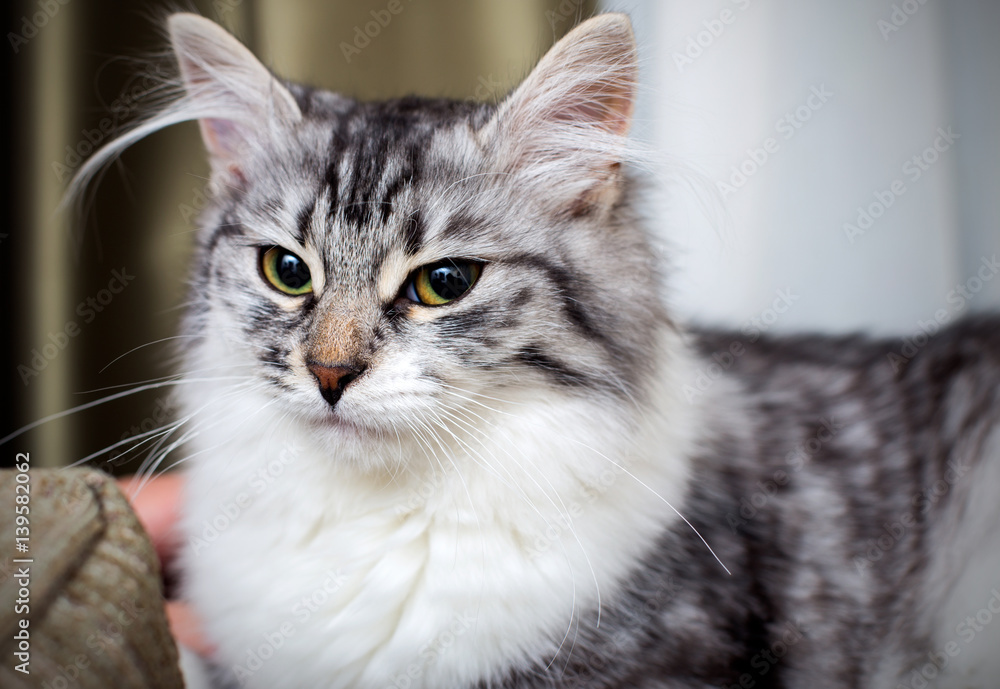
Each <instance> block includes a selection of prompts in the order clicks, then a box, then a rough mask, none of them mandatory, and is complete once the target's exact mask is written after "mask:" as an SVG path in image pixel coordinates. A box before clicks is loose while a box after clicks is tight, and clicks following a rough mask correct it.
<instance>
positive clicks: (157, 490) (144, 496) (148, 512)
mask: <svg viewBox="0 0 1000 689" xmlns="http://www.w3.org/2000/svg"><path fill="white" fill-rule="evenodd" d="M118 485H119V487H120V488H121V489H122V492H124V493H125V495H126V496H127V497H128V498H129V500H130V501H131V503H132V509H133V510H135V513H136V516H137V517H138V518H139V523H140V524H142V527H143V528H144V529H145V530H146V533H148V534H149V538H150V540H152V542H153V547H154V548H156V553H157V555H159V556H160V561H161V562H167V561H169V559H170V556H171V554H172V553H173V551H174V549H175V548H176V545H177V538H178V535H177V533H176V530H175V524H176V523H177V519H178V517H179V503H180V494H181V489H182V486H183V482H182V477H181V475H180V474H176V473H168V474H162V475H161V476H158V477H156V478H155V479H153V480H151V481H149V482H147V483H146V485H144V486H143V487H142V490H140V491H138V492H137V493H136V489H137V488H138V483H137V482H136V481H135V479H134V477H132V478H127V479H121V480H120V481H119V482H118Z"/></svg>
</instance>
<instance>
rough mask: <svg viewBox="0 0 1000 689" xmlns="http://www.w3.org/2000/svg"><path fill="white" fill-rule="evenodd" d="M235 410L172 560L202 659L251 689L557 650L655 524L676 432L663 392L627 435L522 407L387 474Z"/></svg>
mask: <svg viewBox="0 0 1000 689" xmlns="http://www.w3.org/2000/svg"><path fill="white" fill-rule="evenodd" d="M663 387H665V388H666V389H668V390H669V389H674V390H678V389H680V387H679V386H677V385H666V384H665V385H664V386H663ZM242 404H244V405H247V408H239V406H240V405H231V406H230V409H231V411H230V412H227V418H226V419H223V420H222V422H221V423H220V424H219V425H218V426H216V427H215V428H213V429H212V431H211V434H210V435H211V436H212V437H210V438H203V439H202V442H201V444H202V447H204V448H206V450H205V452H204V455H203V456H200V457H199V458H198V460H196V461H197V463H196V464H195V466H194V467H193V469H192V470H191V471H190V479H189V483H190V487H189V494H188V497H187V510H186V514H187V517H186V520H187V523H186V528H187V533H188V539H189V540H188V547H187V548H186V550H185V555H184V564H185V568H186V572H187V577H188V583H187V595H188V596H189V597H190V599H191V600H192V602H193V603H194V604H195V606H196V607H197V609H198V610H199V612H200V614H201V615H202V616H203V617H204V618H205V621H206V626H207V628H208V633H209V636H210V638H211V639H212V640H213V642H214V643H216V644H217V646H218V656H217V661H218V662H219V663H220V664H221V665H223V666H224V667H226V668H229V669H231V670H233V671H234V672H235V673H236V674H237V675H238V677H239V678H240V679H241V680H242V681H243V682H244V683H245V685H246V686H251V687H256V686H259V687H274V686H282V687H298V686H301V687H310V688H316V687H348V686H350V687H378V688H379V689H381V688H384V687H391V686H396V687H400V689H408V688H416V687H436V688H438V689H440V688H442V687H452V686H462V685H467V684H469V683H473V682H475V681H477V680H479V679H482V678H485V677H488V676H490V675H491V674H492V673H495V672H499V671H502V670H503V669H504V668H507V667H509V666H510V665H511V664H516V663H518V662H519V661H523V660H524V659H526V658H529V657H538V656H540V655H543V654H544V653H545V652H546V651H551V650H554V649H555V648H556V647H557V646H558V645H559V644H560V643H561V642H562V641H563V640H564V639H565V640H566V641H567V643H571V642H572V634H573V627H574V616H575V615H581V614H593V610H595V609H596V607H597V605H598V603H599V600H600V597H601V596H604V597H605V598H606V597H607V596H609V595H610V593H611V592H612V591H613V590H614V588H615V586H616V582H617V581H619V580H620V578H621V577H623V576H624V575H625V574H626V573H627V571H628V569H629V568H630V567H631V566H633V565H634V564H635V563H636V561H637V559H638V558H639V557H641V555H642V554H643V552H644V551H645V550H646V549H647V548H648V547H650V545H651V544H652V542H653V540H654V539H655V537H656V535H657V534H658V533H659V532H660V531H661V530H662V529H663V528H664V527H665V526H666V525H668V524H669V523H670V522H671V521H672V520H673V519H674V518H675V515H674V513H673V511H672V509H671V508H670V507H669V506H668V505H667V504H666V502H665V501H669V502H670V503H671V504H675V505H679V504H680V502H681V500H682V498H683V494H684V491H685V486H686V480H687V465H686V461H685V459H684V458H685V457H686V454H687V449H688V444H689V440H688V439H687V438H686V437H684V436H683V435H682V434H679V433H681V431H679V430H677V429H690V428H693V427H695V424H694V423H693V422H692V421H691V419H690V415H691V414H692V413H693V411H692V410H691V409H690V408H689V407H688V406H687V405H684V404H683V402H676V403H675V401H674V399H673V398H669V397H666V396H665V397H664V398H663V399H662V400H658V401H656V402H655V404H654V406H657V405H658V406H659V407H660V408H658V409H657V414H653V415H647V416H646V417H645V418H646V419H647V420H646V421H645V423H644V424H643V425H639V426H638V427H633V428H632V429H627V428H626V427H625V426H624V425H623V424H622V422H621V420H620V419H614V418H610V417H605V418H595V413H594V412H595V409H596V407H593V406H592V407H590V408H589V409H587V408H585V407H586V404H585V403H582V402H581V403H580V406H579V407H576V408H574V404H573V403H567V402H566V400H565V399H561V400H559V401H558V403H553V402H550V401H544V400H543V401H533V402H529V401H522V402H521V403H520V407H519V411H518V413H516V414H511V415H507V416H503V417H501V418H499V419H494V420H493V423H491V424H490V426H489V427H488V428H489V430H488V431H487V432H485V433H484V434H483V435H481V436H479V437H478V440H477V441H476V442H475V443H473V441H471V440H467V441H466V442H465V443H464V444H459V445H450V446H449V445H447V444H443V445H442V446H441V447H440V451H435V452H434V457H433V458H432V459H433V460H439V461H428V457H427V456H425V453H423V452H422V451H421V450H420V449H419V447H418V446H415V447H413V448H409V449H410V450H411V451H413V452H414V453H416V457H415V461H413V462H411V466H410V467H408V468H407V469H406V470H402V469H401V470H399V472H398V473H397V474H396V475H395V476H394V477H393V476H391V475H389V474H388V473H387V474H378V475H373V474H370V473H369V474H362V473H361V472H356V471H352V470H350V469H348V468H346V467H345V466H344V465H343V463H338V460H337V456H336V452H335V451H329V450H326V451H324V450H321V449H319V448H316V447H310V446H308V445H307V444H305V443H303V442H301V440H298V441H297V440H294V439H292V437H293V435H294V434H295V430H294V429H293V428H292V427H291V426H289V425H287V424H282V423H280V420H279V419H280V415H279V414H274V415H273V416H271V417H268V416H267V415H268V414H269V412H267V411H266V410H265V411H264V412H261V408H260V405H259V404H258V405H257V406H256V407H255V408H253V409H250V406H252V405H253V404H254V403H253V401H252V400H247V401H245V402H243V403H242ZM660 414H663V416H661V415H660ZM668 418H669V419H670V420H671V423H666V422H665V419H668ZM581 419H588V421H587V422H586V423H583V422H581ZM261 429H263V430H261ZM234 439H238V440H234ZM212 447H214V448H215V449H214V450H213V449H209V448H212ZM414 465H420V466H424V467H425V468H426V471H421V470H415V469H414V468H413V466H414Z"/></svg>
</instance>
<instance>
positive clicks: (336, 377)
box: [306, 361, 361, 407]
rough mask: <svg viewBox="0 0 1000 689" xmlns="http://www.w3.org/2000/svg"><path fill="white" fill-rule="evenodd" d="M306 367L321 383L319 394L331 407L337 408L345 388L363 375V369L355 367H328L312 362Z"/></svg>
mask: <svg viewBox="0 0 1000 689" xmlns="http://www.w3.org/2000/svg"><path fill="white" fill-rule="evenodd" d="M306 367H307V368H308V369H309V372H310V373H312V374H313V377H314V378H315V379H316V382H317V383H319V392H320V394H321V395H322V396H323V399H325V400H326V402H327V404H329V405H330V406H331V407H334V406H336V404H337V402H338V401H339V400H340V396H341V395H342V394H343V393H344V388H346V387H347V386H348V385H349V384H350V383H351V381H352V380H354V379H355V378H357V377H358V376H359V375H361V369H359V368H357V367H354V366H327V365H325V364H321V363H318V362H315V361H311V362H309V363H308V364H306Z"/></svg>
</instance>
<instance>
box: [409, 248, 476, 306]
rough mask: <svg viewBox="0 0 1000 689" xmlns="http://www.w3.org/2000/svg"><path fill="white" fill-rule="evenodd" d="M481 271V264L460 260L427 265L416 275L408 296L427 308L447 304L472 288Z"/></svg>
mask: <svg viewBox="0 0 1000 689" xmlns="http://www.w3.org/2000/svg"><path fill="white" fill-rule="evenodd" d="M481 269H482V266H481V264H479V263H476V262H473V261H462V260H459V259H448V260H446V261H441V262H439V263H432V264H430V265H426V266H424V267H423V268H421V269H420V270H418V271H417V272H416V273H414V275H413V277H412V279H411V280H410V284H409V287H407V296H409V297H410V298H411V299H412V300H413V301H416V302H419V303H421V304H424V305H426V306H441V305H442V304H447V303H449V302H452V301H455V300H456V299H458V298H459V297H461V296H462V295H463V294H465V293H466V292H468V291H469V290H470V289H471V288H472V285H473V284H475V282H476V280H477V279H478V278H479V272H480V270H481Z"/></svg>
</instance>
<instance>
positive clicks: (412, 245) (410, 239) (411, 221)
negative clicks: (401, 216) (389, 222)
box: [403, 210, 427, 256]
mask: <svg viewBox="0 0 1000 689" xmlns="http://www.w3.org/2000/svg"><path fill="white" fill-rule="evenodd" d="M426 231H427V228H426V227H424V216H423V214H421V212H420V211H419V210H416V211H413V213H411V214H410V216H409V217H408V218H406V220H404V221H403V251H405V252H406V255H407V256H415V255H416V254H417V252H419V251H420V249H422V248H423V245H424V234H425V232H426Z"/></svg>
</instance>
